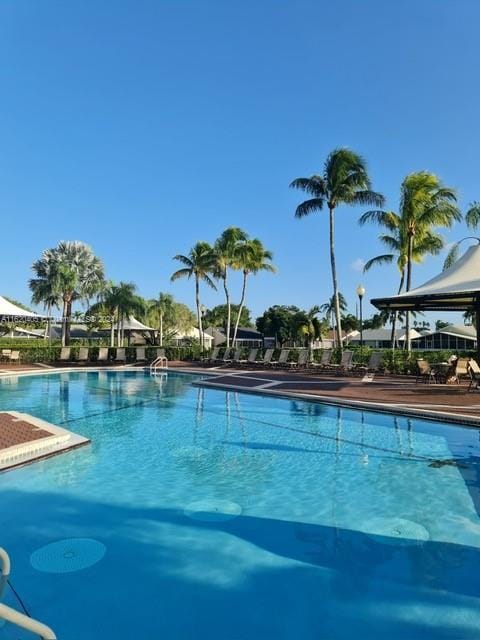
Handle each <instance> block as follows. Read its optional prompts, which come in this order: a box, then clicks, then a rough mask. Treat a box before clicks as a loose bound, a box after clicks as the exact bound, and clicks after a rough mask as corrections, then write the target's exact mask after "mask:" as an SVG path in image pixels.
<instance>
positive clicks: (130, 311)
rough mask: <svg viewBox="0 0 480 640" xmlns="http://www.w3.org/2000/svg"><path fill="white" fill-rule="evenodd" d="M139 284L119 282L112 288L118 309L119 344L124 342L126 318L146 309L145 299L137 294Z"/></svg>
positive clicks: (114, 301) (141, 312)
mask: <svg viewBox="0 0 480 640" xmlns="http://www.w3.org/2000/svg"><path fill="white" fill-rule="evenodd" d="M136 291H137V285H136V284H134V283H133V282H119V283H118V285H115V286H114V287H113V288H112V300H111V302H113V303H114V304H115V305H116V310H117V345H118V346H119V347H120V346H122V345H123V342H124V338H125V335H124V324H125V319H126V318H129V317H130V316H133V315H142V314H143V313H144V311H145V303H144V300H143V299H142V298H141V297H140V296H139V295H137V293H136Z"/></svg>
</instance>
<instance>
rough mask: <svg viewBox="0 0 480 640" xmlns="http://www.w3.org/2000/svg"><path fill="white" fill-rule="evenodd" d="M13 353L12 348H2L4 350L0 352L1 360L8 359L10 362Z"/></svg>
mask: <svg viewBox="0 0 480 640" xmlns="http://www.w3.org/2000/svg"><path fill="white" fill-rule="evenodd" d="M11 353H12V350H11V349H2V352H1V353H0V360H6V361H7V362H8V361H9V360H10V355H11Z"/></svg>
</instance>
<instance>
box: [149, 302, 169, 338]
mask: <svg viewBox="0 0 480 640" xmlns="http://www.w3.org/2000/svg"><path fill="white" fill-rule="evenodd" d="M173 310H174V298H173V296H172V295H171V294H170V293H162V292H160V294H159V296H158V298H157V299H156V300H149V301H148V315H149V317H151V318H153V319H154V320H153V322H154V323H158V336H159V344H160V346H161V347H163V325H164V320H165V318H167V317H169V316H172V315H173Z"/></svg>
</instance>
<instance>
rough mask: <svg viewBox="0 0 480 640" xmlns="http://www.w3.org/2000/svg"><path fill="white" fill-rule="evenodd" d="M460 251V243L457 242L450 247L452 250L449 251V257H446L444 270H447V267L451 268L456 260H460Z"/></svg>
mask: <svg viewBox="0 0 480 640" xmlns="http://www.w3.org/2000/svg"><path fill="white" fill-rule="evenodd" d="M459 252H460V243H459V242H456V243H455V244H454V245H453V247H452V248H451V249H450V251H449V252H448V253H447V257H446V258H445V261H444V263H443V271H445V270H446V269H450V267H451V266H453V265H454V264H455V262H456V261H457V260H458V255H459Z"/></svg>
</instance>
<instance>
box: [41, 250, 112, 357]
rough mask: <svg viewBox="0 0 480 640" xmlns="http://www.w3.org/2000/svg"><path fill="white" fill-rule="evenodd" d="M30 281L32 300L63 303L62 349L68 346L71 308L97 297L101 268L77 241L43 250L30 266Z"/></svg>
mask: <svg viewBox="0 0 480 640" xmlns="http://www.w3.org/2000/svg"><path fill="white" fill-rule="evenodd" d="M32 270H33V272H34V273H35V276H36V277H35V278H32V279H31V280H30V281H29V287H30V289H31V291H32V294H33V297H32V299H33V300H38V301H46V300H47V299H50V300H51V301H53V300H55V301H56V302H55V303H56V304H58V303H59V302H60V301H61V302H62V303H63V322H62V345H64V346H65V345H68V344H70V324H71V318H72V305H73V303H74V302H75V301H76V300H88V299H89V298H91V297H93V296H95V295H96V294H98V292H99V291H100V290H101V287H102V283H103V265H102V262H101V260H100V259H99V258H98V257H97V256H95V254H94V253H93V251H92V249H91V248H90V247H89V246H88V245H86V244H84V243H83V242H78V241H66V242H60V243H59V244H58V246H57V247H54V248H53V249H46V250H45V251H44V252H43V253H42V256H41V258H40V259H39V260H36V261H35V262H34V263H33V265H32Z"/></svg>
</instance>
